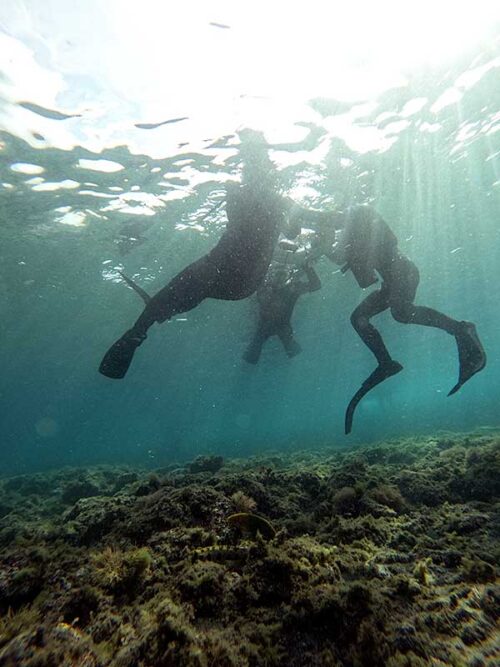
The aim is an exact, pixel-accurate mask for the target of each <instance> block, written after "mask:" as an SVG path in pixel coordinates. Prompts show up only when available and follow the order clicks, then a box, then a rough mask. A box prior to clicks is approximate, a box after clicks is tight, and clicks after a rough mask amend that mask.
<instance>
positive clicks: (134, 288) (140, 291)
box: [117, 269, 151, 304]
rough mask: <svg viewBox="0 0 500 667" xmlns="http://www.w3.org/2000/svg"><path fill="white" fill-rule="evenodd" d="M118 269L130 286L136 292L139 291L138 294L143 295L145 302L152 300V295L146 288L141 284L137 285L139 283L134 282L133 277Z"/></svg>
mask: <svg viewBox="0 0 500 667" xmlns="http://www.w3.org/2000/svg"><path fill="white" fill-rule="evenodd" d="M117 271H118V273H119V274H120V275H121V277H122V278H123V280H124V281H125V282H126V283H127V285H128V286H129V287H131V288H132V289H133V290H134V292H137V294H138V295H139V296H140V297H141V299H142V300H143V301H144V303H146V304H148V303H149V302H150V301H151V297H150V296H149V294H148V293H147V292H146V291H145V290H143V289H142V287H139V285H137V283H134V281H133V280H132V279H131V278H129V277H128V276H126V275H125V274H124V273H122V272H121V271H120V270H118V269H117Z"/></svg>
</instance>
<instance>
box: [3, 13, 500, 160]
mask: <svg viewBox="0 0 500 667" xmlns="http://www.w3.org/2000/svg"><path fill="white" fill-rule="evenodd" d="M50 6H51V7H52V10H51V11H48V10H47V11H44V10H43V9H40V7H41V6H40V4H39V3H38V2H37V0H25V3H24V10H23V11H21V10H20V9H19V7H18V6H17V5H16V4H10V3H5V6H3V7H2V8H1V9H0V25H2V26H3V27H7V29H8V30H7V33H8V34H4V35H3V36H2V33H1V31H0V40H1V41H2V44H3V46H2V51H3V52H8V53H9V54H10V57H9V58H7V59H5V58H4V60H5V64H4V65H5V66H4V68H3V69H4V74H5V76H4V79H3V80H2V82H0V83H1V90H0V94H1V95H2V97H3V98H4V100H5V101H7V102H10V106H9V105H3V107H0V122H1V124H2V125H3V126H4V129H6V130H7V131H10V132H12V133H13V134H16V135H18V136H23V138H25V139H26V140H27V141H30V142H31V143H34V139H33V132H36V133H38V134H40V135H43V137H45V140H46V141H47V142H48V143H49V144H52V145H55V146H58V147H60V148H66V149H67V148H70V147H71V146H72V145H78V144H80V145H82V146H85V147H86V148H89V149H90V150H93V151H100V150H102V149H103V148H105V147H110V146H117V145H122V144H124V143H126V144H127V145H128V146H129V147H130V149H131V150H132V151H134V152H143V153H147V154H150V155H153V156H154V155H157V154H158V150H159V148H158V147H159V146H161V149H162V151H163V153H165V151H167V152H168V151H169V150H176V149H177V146H178V144H180V143H183V142H186V141H190V143H191V146H193V145H197V144H198V145H201V144H202V141H203V139H204V138H205V137H212V136H213V137H216V136H222V135H224V134H227V133H230V132H233V131H234V130H235V129H236V128H237V127H238V126H241V125H244V124H248V125H253V126H256V127H260V128H261V129H263V130H265V131H266V132H270V133H271V134H273V133H274V134H275V135H276V136H278V135H279V136H280V137H283V136H284V135H285V136H286V139H285V140H288V141H290V140H292V139H290V138H289V137H290V136H292V134H293V133H295V134H296V133H297V127H296V125H295V123H296V122H297V119H301V120H303V121H305V122H308V121H314V113H313V111H312V110H311V108H310V107H309V106H308V105H307V103H308V101H309V100H310V99H311V98H313V97H327V98H334V99H337V100H343V101H347V102H370V101H373V100H376V99H377V97H378V96H379V95H380V94H381V93H383V92H384V91H386V90H389V89H391V88H394V87H401V86H405V85H407V84H408V82H409V80H410V79H411V76H412V72H413V71H414V70H416V69H419V68H422V67H426V68H435V67H439V66H442V65H443V64H446V63H447V61H449V60H450V61H451V60H452V59H456V58H457V57H458V56H459V55H460V54H461V53H467V51H468V49H471V48H473V47H474V49H475V53H479V52H480V51H481V49H483V50H484V51H487V50H488V48H489V47H490V46H491V43H492V40H493V29H494V27H495V26H496V27H497V28H498V26H499V25H500V4H499V3H498V0H475V2H471V1H468V2H463V3H457V2H451V1H448V0H440V1H438V2H436V0H420V2H418V3H417V2H408V1H406V0H379V2H377V3H374V2H372V1H370V0H351V2H348V3H347V2H345V3H334V2H325V1H324V0H309V1H308V2H307V3H304V2H303V1H301V0H300V1H299V0H274V1H273V2H269V1H268V0H254V1H253V2H252V3H246V2H235V1H234V0H184V2H182V3H175V4H172V3H169V2H164V0H144V1H143V2H141V3H137V2H135V1H132V0H108V1H107V2H106V3H104V4H103V3H101V2H99V1H98V0H88V2H86V3H84V5H82V6H80V5H78V4H74V5H72V8H71V11H68V10H67V3H66V2H64V0H53V1H52V2H51V3H50ZM58 6H59V7H61V9H64V11H60V12H58V11H55V9H56V8H57V7H58ZM93 15H94V16H95V17H96V18H97V17H99V18H98V20H95V21H92V20H91V18H92V16H93ZM27 16H28V17H29V18H30V19H31V20H29V21H27V20H26V17H27ZM90 25H91V26H92V29H91V30H89V26H90ZM478 45H479V48H478ZM4 47H5V48H4ZM492 50H493V49H492ZM493 57H494V56H492V58H493ZM75 82H79V83H78V85H76V84H75ZM47 83H48V84H50V85H47ZM23 100H24V101H25V100H28V101H30V102H32V103H35V104H37V105H39V106H41V107H44V108H45V107H46V108H49V109H54V110H56V111H61V112H64V113H66V114H69V116H68V117H70V120H66V121H64V123H60V122H55V121H53V120H50V119H48V118H47V115H45V117H42V116H37V114H36V113H33V112H32V111H30V110H27V109H26V108H20V107H19V106H16V102H20V101H23ZM415 104H417V103H415ZM411 113H412V110H411V109H408V110H407V114H408V115H410V114H411ZM42 115H43V114H42ZM49 117H50V116H49ZM156 123H158V124H161V125H162V127H161V129H155V130H154V131H149V129H148V127H147V126H148V124H152V125H154V124H156ZM141 124H142V127H141ZM144 125H145V126H146V127H144ZM23 128H25V129H24V130H23ZM23 132H24V134H23ZM158 137H161V142H158ZM35 143H36V142H35ZM81 166H83V165H81ZM100 166H101V165H98V164H97V163H96V164H95V165H94V167H89V165H86V166H85V168H94V169H99V167H100ZM102 168H103V169H105V168H106V167H102Z"/></svg>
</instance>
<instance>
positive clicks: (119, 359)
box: [99, 329, 146, 380]
mask: <svg viewBox="0 0 500 667" xmlns="http://www.w3.org/2000/svg"><path fill="white" fill-rule="evenodd" d="M145 338H146V336H145V335H140V334H136V333H135V332H134V330H133V329H130V331H127V332H126V333H125V334H124V335H123V336H122V337H121V338H119V339H118V340H117V341H116V343H114V344H113V345H112V346H111V347H110V348H109V350H108V351H107V352H106V354H105V355H104V357H103V360H102V361H101V364H100V366H99V373H102V374H103V375H105V376H106V377H108V378H113V379H115V380H121V378H124V377H125V375H126V373H127V371H128V369H129V366H130V364H131V363H132V358H133V356H134V352H135V351H136V349H137V348H138V347H139V345H140V344H141V343H142V341H143V340H144V339H145Z"/></svg>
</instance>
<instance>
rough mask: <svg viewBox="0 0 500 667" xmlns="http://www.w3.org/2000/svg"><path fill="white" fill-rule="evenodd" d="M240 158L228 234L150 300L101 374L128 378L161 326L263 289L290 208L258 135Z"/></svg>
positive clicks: (248, 139)
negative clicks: (205, 305) (152, 331)
mask: <svg viewBox="0 0 500 667" xmlns="http://www.w3.org/2000/svg"><path fill="white" fill-rule="evenodd" d="M240 136H241V135H240ZM240 155H241V157H242V159H243V173H242V184H241V185H240V184H238V183H231V184H228V185H227V196H226V215H227V219H228V222H227V226H226V230H225V232H224V233H223V235H222V237H221V238H220V240H219V242H218V243H217V245H216V246H215V247H214V248H213V249H212V250H211V251H210V252H209V253H207V254H206V255H204V256H203V257H201V258H200V259H198V260H197V261H195V262H193V263H192V264H190V265H189V266H188V267H187V268H185V269H184V270H183V271H181V272H180V273H179V274H177V275H176V276H175V277H174V278H173V279H172V280H171V281H170V282H169V283H168V285H166V286H165V287H164V288H163V289H161V290H160V291H159V292H157V294H155V295H154V296H153V297H151V298H149V297H148V295H147V294H143V295H141V296H143V298H144V300H145V301H146V307H145V309H144V311H143V312H142V314H141V315H140V317H139V318H138V319H137V321H136V322H135V324H134V325H133V327H132V328H131V329H129V330H128V331H126V332H125V334H124V335H123V336H122V337H121V338H119V339H118V340H117V341H116V342H115V343H114V344H113V345H112V346H111V347H110V348H109V350H108V351H107V352H106V354H105V355H104V358H103V360H102V362H101V364H100V367H99V371H100V372H101V373H102V374H103V375H106V376H107V377H110V378H116V379H118V378H123V377H124V376H125V374H126V373H127V370H128V368H129V366H130V363H131V361H132V357H133V355H134V352H135V350H136V349H137V347H138V346H139V345H141V343H142V342H143V341H144V340H145V338H146V334H147V331H148V329H149V327H151V326H152V325H153V324H154V323H155V322H165V320H169V319H170V318H172V317H173V316H174V315H177V314H178V313H185V312H186V311H189V310H192V309H193V308H196V306H198V305H199V304H200V303H201V302H202V301H203V300H204V299H207V298H211V299H226V300H238V299H245V298H246V297H248V296H250V295H251V294H253V293H254V292H255V290H257V289H258V287H259V286H260V285H261V283H262V281H263V279H264V277H265V275H266V272H267V269H268V267H269V264H270V262H271V259H272V255H273V250H274V247H275V245H276V242H277V240H278V236H279V234H280V231H281V229H282V227H283V225H284V223H285V220H286V214H287V211H288V208H289V204H288V202H287V200H285V199H284V198H283V197H281V196H280V195H279V194H278V193H277V192H276V185H275V180H276V179H275V172H274V165H273V163H272V162H271V160H270V159H269V157H268V155H267V150H266V145H265V141H264V139H263V136H262V135H261V134H260V133H258V132H253V131H245V134H244V135H243V136H242V144H241V147H240Z"/></svg>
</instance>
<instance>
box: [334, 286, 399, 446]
mask: <svg viewBox="0 0 500 667" xmlns="http://www.w3.org/2000/svg"><path fill="white" fill-rule="evenodd" d="M388 307H389V303H388V295H387V288H386V286H385V284H384V285H383V286H382V289H380V290H377V291H376V292H372V293H371V294H369V295H368V296H367V297H366V299H365V300H364V301H362V302H361V303H360V304H359V306H358V307H357V308H356V309H355V310H354V312H353V313H352V315H351V323H352V326H353V327H354V329H355V330H356V332H357V334H358V335H359V337H360V338H361V340H362V341H363V343H364V344H365V345H366V346H367V347H368V348H369V349H370V350H371V351H372V353H373V354H374V356H375V358H376V359H377V361H378V366H377V368H376V369H375V370H374V371H373V373H371V374H370V375H369V376H368V377H367V378H366V380H365V381H364V382H363V384H362V385H361V387H360V388H359V389H358V391H357V392H356V393H355V394H354V396H353V397H352V398H351V400H350V402H349V405H348V406H347V410H346V413H345V433H346V434H348V433H350V432H351V429H352V422H353V419H354V411H355V410H356V407H357V406H358V404H359V402H360V401H361V399H362V398H363V397H364V396H366V394H367V393H368V392H369V391H371V390H372V389H373V388H374V387H376V386H377V385H378V384H380V383H381V382H383V381H384V380H386V379H387V378H389V377H391V376H392V375H396V373H399V372H400V371H401V370H403V367H402V366H401V364H400V363H398V362H397V361H394V360H393V359H392V357H391V355H390V354H389V351H388V350H387V348H386V346H385V344H384V341H383V340H382V336H381V335H380V333H379V332H378V331H377V329H375V327H374V326H373V325H372V324H370V318H371V317H373V316H374V315H378V314H379V313H381V312H383V311H384V310H386V309H387V308H388Z"/></svg>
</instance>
